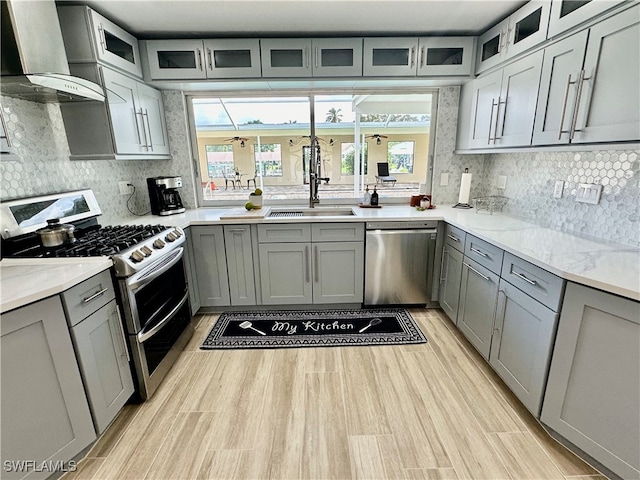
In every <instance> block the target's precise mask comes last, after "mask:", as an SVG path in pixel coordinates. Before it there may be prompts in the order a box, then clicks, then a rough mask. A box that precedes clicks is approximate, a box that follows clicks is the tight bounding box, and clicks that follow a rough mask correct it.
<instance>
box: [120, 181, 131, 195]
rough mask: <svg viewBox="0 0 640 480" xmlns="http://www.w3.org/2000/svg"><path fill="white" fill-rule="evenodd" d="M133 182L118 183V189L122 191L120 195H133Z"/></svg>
mask: <svg viewBox="0 0 640 480" xmlns="http://www.w3.org/2000/svg"><path fill="white" fill-rule="evenodd" d="M130 183H131V181H130V180H129V181H126V182H118V188H119V189H120V195H131V194H132V193H133V187H132V186H129V184H130Z"/></svg>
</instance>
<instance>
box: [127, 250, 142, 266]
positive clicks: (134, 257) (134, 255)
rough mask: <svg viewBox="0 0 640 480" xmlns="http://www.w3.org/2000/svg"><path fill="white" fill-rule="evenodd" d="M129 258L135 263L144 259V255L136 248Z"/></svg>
mask: <svg viewBox="0 0 640 480" xmlns="http://www.w3.org/2000/svg"><path fill="white" fill-rule="evenodd" d="M129 258H130V259H131V261H133V262H135V263H139V262H141V261H142V260H144V255H143V254H142V252H140V251H139V250H135V251H134V252H132V253H131V256H130V257H129Z"/></svg>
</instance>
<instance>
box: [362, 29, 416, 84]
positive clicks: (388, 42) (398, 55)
mask: <svg viewBox="0 0 640 480" xmlns="http://www.w3.org/2000/svg"><path fill="white" fill-rule="evenodd" d="M417 56H418V39H417V38H413V37H407V38H365V39H364V52H363V60H362V63H363V66H362V69H363V73H364V76H365V77H376V76H414V75H415V74H416V65H417Z"/></svg>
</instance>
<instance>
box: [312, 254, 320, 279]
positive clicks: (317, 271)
mask: <svg viewBox="0 0 640 480" xmlns="http://www.w3.org/2000/svg"><path fill="white" fill-rule="evenodd" d="M313 267H314V268H313V274H314V276H315V280H316V283H318V282H319V281H320V263H319V262H318V246H317V245H315V246H314V247H313Z"/></svg>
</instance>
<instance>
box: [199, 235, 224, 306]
mask: <svg viewBox="0 0 640 480" xmlns="http://www.w3.org/2000/svg"><path fill="white" fill-rule="evenodd" d="M191 232H192V242H193V243H192V245H193V256H194V258H195V267H196V268H195V270H196V278H197V283H198V295H199V297H200V304H201V305H202V306H203V307H227V306H229V305H231V297H230V295H229V276H228V274H227V261H226V254H225V248H224V231H223V229H222V226H219V225H214V226H192V227H191Z"/></svg>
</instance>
